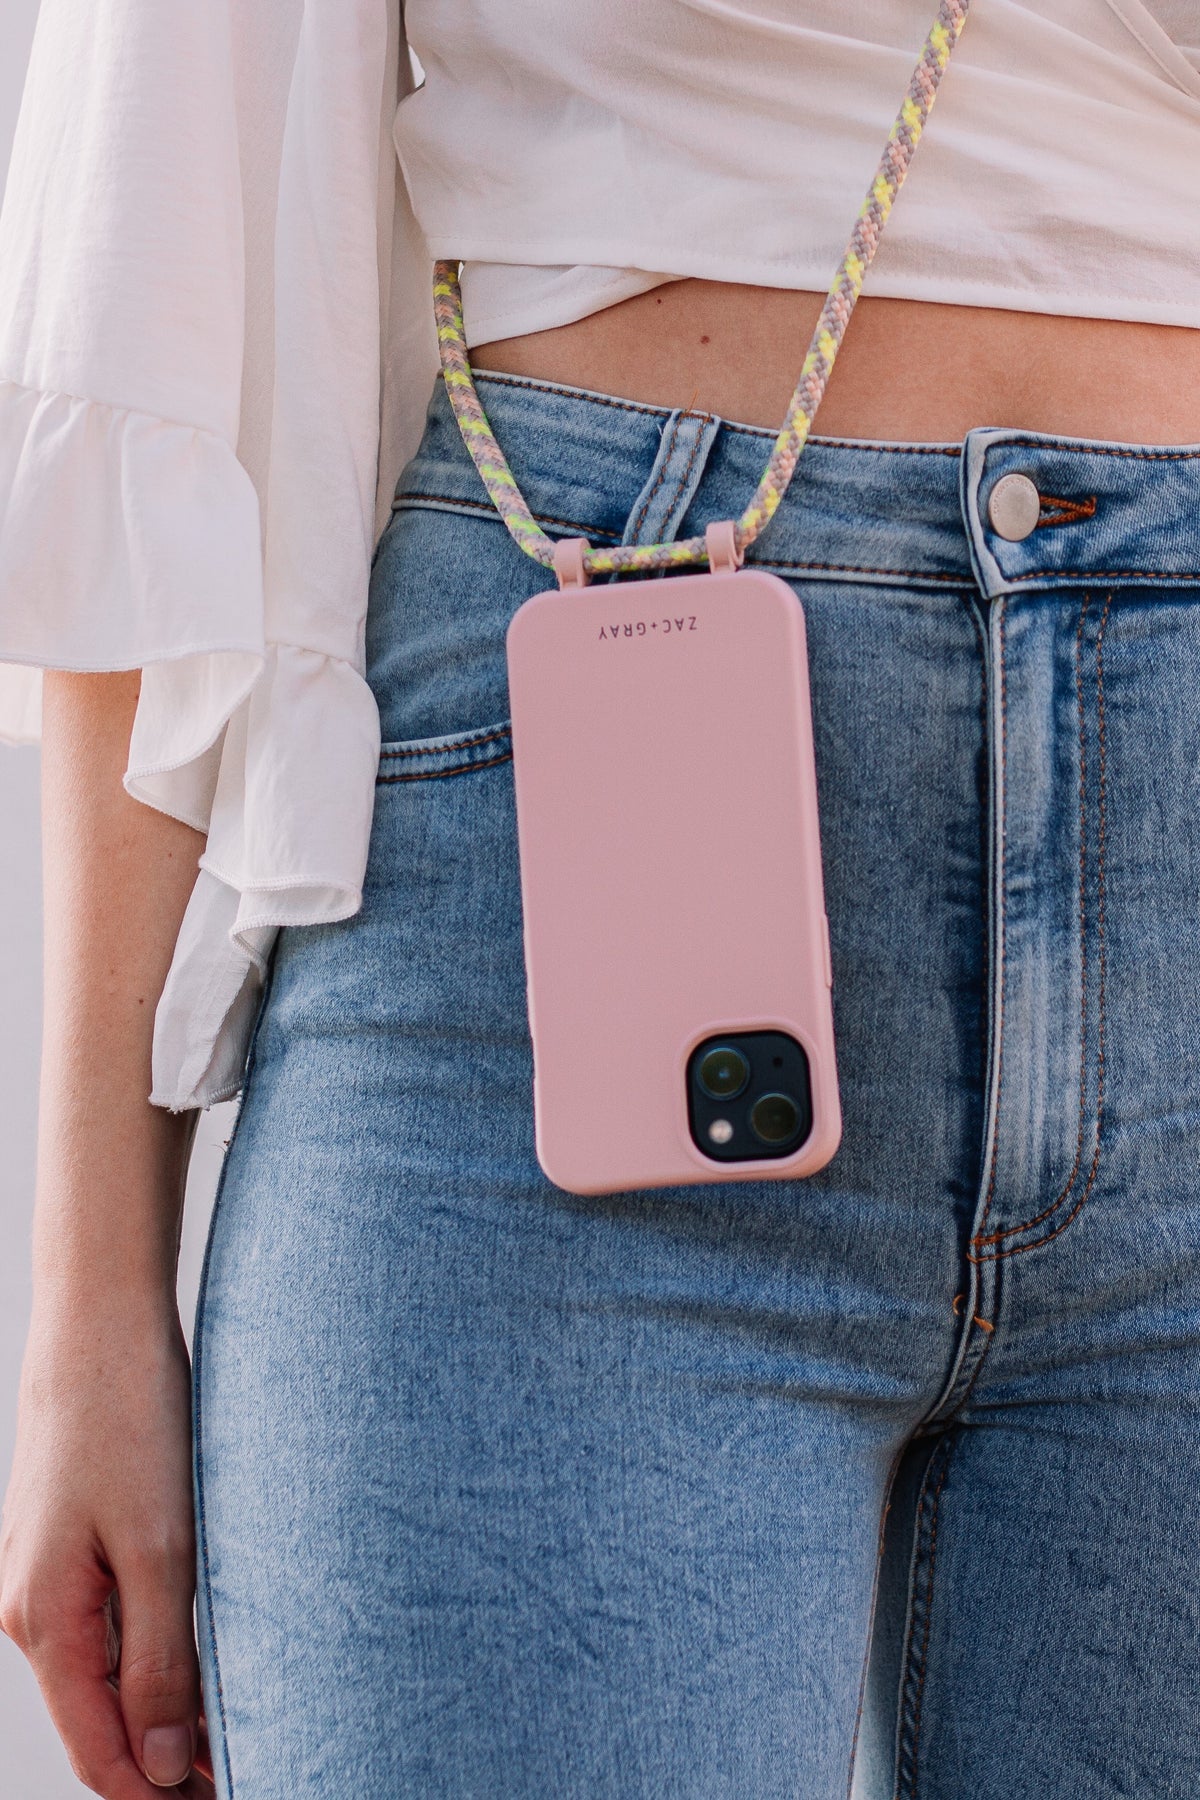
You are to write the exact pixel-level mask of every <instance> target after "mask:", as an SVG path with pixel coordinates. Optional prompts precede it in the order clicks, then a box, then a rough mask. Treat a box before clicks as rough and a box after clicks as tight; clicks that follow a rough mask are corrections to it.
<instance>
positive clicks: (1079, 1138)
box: [972, 594, 1092, 1250]
mask: <svg viewBox="0 0 1200 1800" xmlns="http://www.w3.org/2000/svg"><path fill="white" fill-rule="evenodd" d="M1091 599H1092V597H1091V595H1090V594H1085V595H1084V596H1083V605H1082V606H1081V607H1080V609H1079V625H1078V628H1077V629H1076V632H1075V706H1076V710H1077V713H1078V716H1079V1117H1078V1121H1077V1124H1076V1128H1075V1159H1074V1161H1073V1162H1072V1164H1071V1172H1070V1174H1069V1175H1068V1176H1067V1179H1066V1181H1065V1182H1064V1183H1063V1186H1062V1187H1061V1189H1060V1190H1059V1192H1058V1194H1057V1195H1056V1197H1055V1198H1054V1199H1053V1200H1052V1201H1051V1202H1050V1204H1049V1206H1046V1207H1043V1209H1042V1211H1041V1212H1040V1213H1038V1214H1037V1215H1036V1216H1035V1217H1034V1218H1032V1219H1026V1220H1025V1221H1024V1223H1023V1224H1020V1225H1009V1226H1007V1227H1005V1229H1004V1230H1002V1231H993V1232H990V1233H989V1234H988V1235H987V1236H986V1237H984V1236H983V1235H982V1233H980V1234H978V1235H977V1236H976V1238H975V1240H974V1243H973V1245H972V1248H973V1249H975V1250H979V1249H982V1247H983V1246H984V1245H985V1244H1001V1243H1004V1242H1005V1240H1006V1239H1008V1238H1013V1237H1020V1236H1021V1234H1022V1232H1025V1231H1032V1229H1033V1227H1034V1226H1035V1225H1040V1224H1041V1223H1042V1221H1043V1220H1044V1219H1048V1218H1049V1217H1050V1215H1051V1213H1054V1212H1057V1211H1058V1209H1059V1207H1060V1206H1062V1204H1063V1203H1064V1201H1065V1200H1067V1199H1068V1197H1069V1196H1070V1193H1071V1189H1072V1188H1073V1187H1074V1186H1075V1178H1076V1176H1077V1175H1078V1174H1079V1166H1080V1164H1081V1163H1082V1161H1083V1131H1084V1123H1085V1120H1086V1115H1087V1002H1088V954H1087V715H1086V712H1085V709H1084V704H1083V661H1082V644H1083V632H1084V627H1085V625H1086V624H1087V616H1088V608H1089V606H1090V605H1091Z"/></svg>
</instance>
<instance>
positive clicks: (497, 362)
mask: <svg viewBox="0 0 1200 1800" xmlns="http://www.w3.org/2000/svg"><path fill="white" fill-rule="evenodd" d="M819 305H820V297H819V296H816V295H811V294H792V293H784V292H781V291H778V290H773V289H765V288H749V287H740V286H734V285H732V284H725V283H709V282H696V281H686V282H674V283H671V284H669V285H668V286H667V287H664V288H661V289H659V290H657V291H656V292H652V293H650V294H646V295H640V296H638V297H637V298H635V299H633V300H629V301H624V302H622V303H621V304H620V305H618V306H614V307H611V308H608V309H607V310H606V311H604V312H602V313H598V314H595V315H593V316H592V317H591V318H589V319H584V320H580V321H579V322H578V323H577V324H574V325H570V326H565V327H563V328H561V329H558V330H554V331H545V332H538V333H536V334H532V335H530V336H528V337H524V338H515V339H509V340H507V341H505V342H503V343H496V344H491V345H485V346H482V347H481V348H480V349H478V350H476V351H475V352H474V355H473V360H474V361H475V363H476V364H477V366H479V367H480V368H490V369H496V370H506V371H508V372H510V373H513V374H517V375H523V374H524V375H534V376H539V377H544V378H546V379H549V380H554V381H562V382H566V383H568V384H570V385H572V386H579V387H586V388H593V389H596V390H598V391H601V392H607V393H615V394H620V395H624V396H626V397H628V398H631V399H635V400H644V401H649V402H651V403H655V404H662V405H667V406H684V407H693V408H699V409H702V410H705V411H710V412H716V413H720V414H722V415H723V416H725V417H727V418H731V419H738V420H742V421H745V422H747V423H751V424H758V425H764V426H769V427H773V426H776V425H778V424H779V422H780V421H781V419H782V417H783V414H784V411H785V408H786V405H787V400H788V397H789V395H790V393H791V390H792V386H793V383H794V381H795V378H796V374H797V372H798V369H799V364H800V361H801V359H802V355H803V350H804V348H805V346H806V345H807V342H808V338H809V335H810V332H811V329H812V323H813V320H814V319H815V317H816V313H817V310H818V308H819ZM1131 368H1132V369H1134V370H1136V376H1137V378H1136V381H1134V382H1132V383H1131V382H1130V381H1129V380H1128V371H1129V370H1130V369H1131ZM1198 399H1200V332H1190V331H1182V330H1175V329H1172V328H1168V327H1163V326H1142V325H1133V324H1121V323H1109V322H1099V321H1089V320H1079V319H1060V318H1046V317H1041V316H1038V315H1033V314H1018V313H1004V312H992V311H986V310H982V309H972V308H959V307H946V306H935V305H931V304H925V303H916V302H904V301H886V300H870V299H868V300H865V301H863V302H862V304H861V306H860V308H859V311H858V313H857V314H856V316H855V319H854V322H853V324H852V326H851V330H850V334H849V337H848V340H847V344H846V348H845V351H844V353H843V357H842V359H841V361H840V362H839V365H838V368H837V371H836V373H835V375H834V378H833V381H832V383H831V386H830V391H829V394H828V397H827V399H826V401H825V404H824V406H823V408H822V410H821V415H820V429H821V431H822V432H823V433H826V434H829V435H833V436H853V437H868V438H877V439H897V440H901V441H905V440H907V441H913V440H920V439H935V440H941V441H946V440H953V439H957V438H961V437H962V435H963V434H964V432H965V431H967V430H968V429H970V428H971V427H972V426H975V425H985V424H990V425H1008V426H1015V427H1019V428H1023V429H1028V430H1034V431H1050V432H1056V433H1060V434H1065V435H1068V436H1082V437H1094V438H1103V439H1118V440H1124V441H1127V442H1143V443H1156V444H1179V443H1191V442H1194V441H1195V440H1197V439H1200V406H1198V404H1197V401H1198ZM137 690H138V677H137V675H136V674H132V675H130V674H120V675H63V674H58V675H50V676H48V677H47V681H46V708H45V725H44V796H45V798H44V830H45V870H46V884H45V892H46V918H45V925H46V988H45V991H46V1014H45V1045H44V1052H43V1067H42V1100H41V1118H40V1137H39V1162H38V1194H37V1206H36V1216H35V1228H34V1263H35V1302H34V1313H33V1324H32V1328H31V1332H30V1338H29V1345H28V1350H27V1354H26V1360H25V1369H24V1375H23V1380H22V1393H21V1411H20V1423H19V1433H18V1445H17V1455H16V1459H15V1463H14V1468H13V1476H12V1482H11V1485H10V1488H9V1493H8V1498H7V1501H6V1505H5V1518H4V1530H3V1537H2V1539H0V1627H2V1628H3V1629H4V1631H6V1632H7V1633H8V1635H9V1636H10V1637H12V1638H13V1639H15V1641H16V1642H17V1643H18V1644H19V1645H20V1647H21V1648H22V1650H24V1651H25V1653H26V1655H27V1656H28V1657H29V1658H30V1660H31V1662H32V1664H33V1666H34V1669H35V1670H36V1672H37V1676H38V1679H39V1681H40V1683H41V1686H42V1690H43V1693H44V1694H45V1696H46V1701H47V1704H48V1706H49V1708H50V1711H51V1713H52V1715H53V1717H54V1720H55V1723H56V1725H57V1726H58V1729H59V1731H60V1733H61V1735H62V1737H63V1739H64V1742H65V1743H66V1745H67V1749H68V1752H69V1754H70V1757H71V1760H72V1763H73V1765H74V1767H75V1769H76V1771H77V1773H78V1774H79V1775H80V1778H81V1779H82V1780H83V1781H84V1782H85V1783H86V1784H87V1785H88V1786H90V1787H92V1788H93V1789H94V1790H95V1791H96V1792H97V1793H99V1794H101V1795H103V1796H104V1797H105V1800H147V1797H148V1796H150V1795H152V1794H154V1793H155V1792H156V1791H159V1789H160V1787H161V1786H162V1785H169V1784H171V1783H172V1782H178V1781H182V1780H183V1779H184V1777H185V1775H186V1776H187V1783H186V1786H185V1787H184V1789H183V1792H184V1793H185V1794H187V1795H189V1796H192V1797H193V1800H198V1797H200V1796H208V1795H211V1794H212V1792H213V1789H212V1786H211V1782H210V1780H209V1778H208V1777H209V1775H210V1774H211V1769H210V1768H209V1766H208V1763H207V1751H206V1747H205V1741H204V1733H203V1722H202V1720H201V1719H200V1714H199V1682H198V1676H197V1668H196V1651H195V1643H194V1638H193V1627H192V1603H193V1597H194V1589H193V1584H194V1576H193V1569H194V1563H193V1547H194V1546H193V1528H192V1503H191V1475H190V1421H189V1406H188V1381H187V1359H186V1354H185V1350H184V1340H183V1334H182V1332H181V1330H180V1325H179V1319H178V1316H177V1313H176V1307H175V1263H176V1256H177V1251H178V1241H179V1223H180V1205H181V1195H182V1186H183V1179H184V1174H185V1171H186V1163H187V1156H188V1152H189V1148H190V1143H191V1135H192V1127H193V1124H194V1119H193V1118H192V1117H190V1116H186V1117H172V1116H171V1115H169V1114H167V1113H165V1112H162V1111H160V1110H159V1109H156V1108H154V1107H151V1106H150V1105H149V1103H148V1102H147V1100H146V1098H145V1096H146V1095H147V1094H148V1092H149V1090H150V1042H151V1030H152V1025H153V1014H154V1003H155V1000H156V998H157V996H158V994H159V992H160V990H161V987H162V983H163V979H164V977H165V974H166V970H167V967H168V965H169V962H170V958H171V952H172V948H173V945H174V943H175V938H176V935H177V933H178V930H179V924H180V920H181V918H182V915H183V910H184V906H185V904H186V901H187V897H188V894H189V892H190V890H191V887H192V883H193V880H194V877H195V869H196V860H197V857H198V855H199V852H200V850H201V848H202V839H201V838H200V837H199V836H198V834H197V833H195V832H193V831H191V830H190V829H189V828H188V827H187V826H184V825H180V824H178V823H176V822H175V821H173V820H170V819H166V818H164V817H162V816H161V815H159V814H157V813H155V812H152V811H151V810H149V809H148V808H146V807H143V806H140V805H139V804H138V803H136V802H135V801H133V800H130V799H129V798H128V797H127V796H126V795H125V793H124V791H123V789H122V786H121V775H122V772H123V770H124V768H125V763H126V757H127V752H128V744H129V732H130V726H131V723H132V719H133V713H134V709H135V706H136V701H137ZM114 1596H117V1597H119V1605H118V1606H117V1607H116V1608H114ZM114 1612H115V1613H116V1615H117V1616H116V1617H114ZM117 1623H119V1627H120V1639H121V1657H120V1671H119V1677H118V1682H117V1685H116V1686H114V1685H113V1684H112V1683H111V1682H110V1680H109V1676H110V1674H111V1672H112V1670H113V1668H114V1638H115V1636H116V1633H115V1631H114V1625H115V1624H117ZM156 1729H157V1730H162V1731H166V1732H168V1733H169V1732H172V1731H173V1732H174V1733H175V1734H176V1737H175V1740H174V1741H175V1743H176V1746H177V1747H176V1750H175V1753H174V1754H175V1758H176V1760H175V1763H174V1764H171V1763H170V1760H169V1759H170V1754H171V1752H170V1743H171V1741H172V1740H171V1739H170V1738H159V1739H153V1738H148V1737H147V1733H148V1732H152V1731H154V1730H156ZM156 1745H157V1746H158V1748H157V1749H156ZM193 1750H195V1751H196V1752H197V1762H196V1764H195V1766H194V1768H192V1772H191V1773H190V1774H188V1773H187V1769H186V1768H185V1766H184V1765H185V1764H187V1765H188V1767H189V1768H191V1767H192V1755H193ZM147 1774H148V1775H150V1776H151V1777H152V1778H153V1783H154V1784H157V1785H152V1781H151V1780H147V1778H146V1776H147Z"/></svg>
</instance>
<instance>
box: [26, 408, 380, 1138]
mask: <svg viewBox="0 0 1200 1800" xmlns="http://www.w3.org/2000/svg"><path fill="white" fill-rule="evenodd" d="M263 585H264V576H263V552H262V542H261V526H260V515H259V506H258V496H257V492H256V490H255V487H254V484H253V482H252V481H251V479H250V476H249V475H248V473H247V471H246V470H245V468H244V467H243V465H242V464H241V463H240V462H239V461H238V458H237V456H236V453H235V451H234V450H233V448H232V446H231V445H229V444H228V443H227V442H225V441H224V440H223V439H222V438H220V437H219V436H217V435H216V434H214V433H212V432H208V431H204V430H199V429H196V428H193V427H191V426H187V425H181V424H174V423H171V422H170V421H165V420H162V419H158V418H154V417H151V416H149V415H147V414H144V413H139V412H133V411H128V410H122V409H120V408H117V407H113V406H108V405H101V404H96V403H93V402H89V401H85V400H81V399H78V398H76V397H75V396H73V395H70V394H62V393H39V392H36V391H34V390H32V389H30V388H27V387H24V386H22V385H21V384H19V383H16V382H11V381H3V380H0V738H6V739H8V740H9V741H13V742H25V741H30V740H32V739H35V738H36V737H37V735H38V730H39V713H40V676H41V671H42V669H44V668H61V669H77V670H96V671H99V670H117V669H135V668H137V669H141V671H142V679H141V691H140V695H139V700H138V706H137V712H136V716H135V720H134V725H133V732H132V737H131V741H130V749H129V763H128V768H127V770H126V774H125V785H126V788H127V789H128V791H129V792H130V793H131V794H132V795H134V796H135V797H136V798H137V799H139V800H142V801H144V802H145V803H146V804H148V805H150V806H153V807H156V808H157V809H158V810H159V811H161V812H164V813H168V814H170V815H171V816H172V817H175V818H178V819H181V820H183V821H185V822H186V823H187V824H189V825H192V826H194V827H195V828H196V829H197V830H198V831H202V832H205V833H206V834H207V838H208V842H207V847H206V849H205V852H204V855H203V857H202V859H201V865H200V875H199V878H198V880H197V883H196V887H195V890H194V892H193V895H192V898H191V901H190V902H189V905H188V909H187V912H186V915H185V918H184V921H183V926H182V929H181V932H180V936H179V939H178V943H177V946H176V952H175V958H174V961H173V963H172V966H171V970H170V973H169V975H168V978H167V982H166V986H165V988H164V991H163V994H162V997H161V999H160V1001H159V1005H158V1010H157V1013H156V1019H155V1037H154V1052H153V1093H152V1095H151V1098H152V1099H153V1100H154V1101H155V1103H156V1104H159V1105H163V1106H169V1107H171V1108H173V1109H175V1110H185V1109H187V1108H190V1107H194V1106H207V1105H210V1104H212V1103H213V1102H214V1101H216V1100H219V1099H224V1098H227V1097H229V1096H230V1095H232V1094H234V1093H236V1092H237V1090H238V1088H239V1087H240V1085H241V1079H242V1073H243V1065H244V1057H245V1049H246V1041H247V1038H248V1035H249V1030H250V1025H251V1023H252V1019H253V1013H254V1009H255V1001H256V996H257V994H258V991H259V988H260V986H261V978H262V975H263V973H264V971H265V968H266V962H267V957H268V955H269V952H270V947H271V943H272V941H273V939H274V935H275V931H276V929H277V928H278V927H279V926H280V925H286V924H295V925H305V924H316V923H321V922H324V921H331V920H335V919H341V918H345V917H347V916H349V915H350V914H351V913H353V912H355V911H356V910H357V908H358V906H359V905H360V903H361V889H362V874H363V868H364V865H365V860H366V851H367V844H368V840H369V835H370V824H371V811H372V807H373V803H374V778H375V772H376V768H377V765H378V751H379V721H378V713H377V711H376V707H375V701H374V697H373V696H372V694H371V691H370V689H369V687H368V686H367V684H366V682H365V680H364V679H363V675H362V673H361V672H360V671H359V669H358V668H357V667H355V666H354V665H353V664H352V662H351V661H350V660H348V659H345V658H340V657H338V656H335V655H331V654H328V653H327V652H326V651H325V650H318V649H310V648H304V647H302V646H299V645H295V644H289V643H267V642H266V641H265V637H264V624H263V620H264V595H263ZM314 844H316V845H319V846H320V853H319V856H318V857H317V858H316V861H315V862H314V852H313V849H312V846H313V845H314Z"/></svg>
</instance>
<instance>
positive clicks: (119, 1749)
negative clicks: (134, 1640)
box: [3, 1567, 159, 1800]
mask: <svg viewBox="0 0 1200 1800" xmlns="http://www.w3.org/2000/svg"><path fill="white" fill-rule="evenodd" d="M110 1587H111V1580H110V1579H109V1578H106V1577H105V1575H104V1574H103V1573H102V1571H101V1570H100V1569H99V1568H98V1567H96V1568H93V1569H91V1570H88V1571H87V1572H86V1574H85V1575H84V1576H83V1578H82V1579H81V1580H77V1581H74V1582H70V1581H68V1582H66V1583H64V1582H63V1581H62V1580H61V1577H60V1579H59V1580H58V1581H56V1582H53V1583H51V1582H49V1581H44V1582H39V1583H34V1584H32V1585H31V1587H30V1590H29V1592H30V1594H36V1595H37V1598H36V1599H32V1598H31V1599H29V1600H28V1601H27V1602H26V1601H24V1600H23V1599H22V1598H21V1596H20V1595H18V1594H14V1593H12V1592H11V1590H10V1591H9V1592H7V1593H6V1595H5V1603H4V1614H3V1628H4V1630H5V1632H6V1633H7V1635H8V1636H9V1637H11V1638H12V1639H13V1640H14V1642H15V1643H16V1644H17V1646H18V1648H19V1649H21V1650H23V1651H24V1653H25V1655H26V1656H27V1657H28V1658H29V1661H30V1663H31V1664H32V1666H33V1671H34V1673H35V1675H36V1676H37V1679H38V1684H39V1686H40V1687H41V1690H42V1695H43V1697H44V1699H45V1701H46V1705H47V1708H48V1709H49V1712H50V1715H51V1717H52V1719H53V1720H54V1724H55V1727H56V1729H57V1731H58V1734H59V1736H60V1737H61V1738H62V1740H63V1743H64V1745H65V1747H66V1751H67V1755H68V1757H69V1758H70V1762H71V1767H72V1768H73V1769H74V1771H75V1773H76V1775H77V1776H78V1777H79V1779H80V1781H82V1782H83V1784H84V1786H85V1787H89V1788H91V1789H92V1791H93V1792H94V1793H97V1794H100V1795H102V1796H103V1797H104V1800H155V1796H156V1794H157V1793H158V1792H159V1790H158V1789H157V1788H155V1787H154V1786H153V1785H152V1784H151V1783H150V1782H149V1781H147V1780H146V1777H145V1776H144V1775H143V1774H142V1772H141V1769H140V1768H139V1767H138V1764H137V1761H136V1760H135V1758H134V1755H133V1752H132V1750H131V1748H130V1742H129V1736H128V1733H127V1731H126V1727H125V1720H124V1718H123V1716H122V1710H121V1701H120V1697H119V1696H118V1694H117V1692H116V1690H115V1689H114V1688H113V1686H112V1684H111V1679H110V1678H111V1674H112V1644H111V1635H110V1629H109V1612H108V1604H107V1601H108V1593H107V1591H106V1590H107V1589H109V1588H110Z"/></svg>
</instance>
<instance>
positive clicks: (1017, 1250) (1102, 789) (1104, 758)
mask: <svg viewBox="0 0 1200 1800" xmlns="http://www.w3.org/2000/svg"><path fill="white" fill-rule="evenodd" d="M1111 606H1112V595H1111V594H1109V595H1107V596H1106V598H1105V602H1104V611H1103V614H1102V615H1101V619H1100V625H1099V628H1098V630H1097V632H1096V719H1097V735H1098V738H1099V764H1100V771H1099V795H1098V810H1099V822H1098V829H1097V838H1098V844H1097V851H1096V936H1097V962H1098V963H1099V965H1100V966H1099V975H1098V983H1097V986H1098V994H1097V1004H1096V1143H1095V1148H1094V1149H1093V1151H1092V1161H1091V1166H1090V1168H1089V1169H1088V1176H1087V1181H1086V1182H1085V1183H1084V1188H1083V1192H1082V1194H1080V1196H1079V1198H1078V1200H1077V1201H1076V1202H1075V1204H1074V1206H1073V1207H1072V1208H1071V1210H1070V1212H1069V1213H1068V1214H1067V1216H1066V1218H1065V1219H1060V1220H1059V1222H1058V1224H1057V1225H1056V1226H1055V1228H1054V1230H1053V1231H1048V1232H1045V1233H1044V1234H1043V1235H1042V1236H1041V1237H1040V1238H1034V1239H1033V1240H1032V1241H1031V1242H1030V1243H1027V1244H1016V1245H1014V1246H1012V1247H1011V1248H1008V1249H1002V1250H999V1251H997V1252H996V1259H997V1260H999V1259H1000V1258H1002V1257H1008V1256H1023V1255H1024V1254H1025V1252H1026V1251H1028V1250H1037V1249H1040V1247H1041V1246H1042V1245H1043V1244H1049V1243H1052V1242H1053V1240H1054V1239H1055V1238H1056V1237H1060V1236H1061V1235H1062V1233H1063V1232H1064V1231H1065V1230H1066V1229H1067V1226H1068V1225H1069V1224H1070V1223H1071V1221H1072V1220H1073V1219H1075V1218H1077V1217H1078V1216H1079V1214H1080V1213H1081V1212H1082V1211H1083V1208H1084V1207H1085V1206H1086V1204H1087V1202H1088V1199H1089V1198H1090V1196H1091V1192H1092V1188H1093V1187H1094V1186H1095V1182H1096V1175H1097V1173H1098V1171H1099V1168H1100V1145H1101V1142H1102V1138H1103V1129H1104V1091H1105V1072H1106V1071H1105V1035H1106V1026H1107V997H1106V987H1107V976H1108V951H1107V945H1106V936H1105V933H1106V905H1107V901H1106V889H1105V880H1106V871H1105V853H1106V845H1107V833H1108V798H1107V796H1108V741H1107V727H1106V722H1105V710H1104V628H1105V626H1106V624H1107V623H1108V615H1109V609H1110V608H1111Z"/></svg>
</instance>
